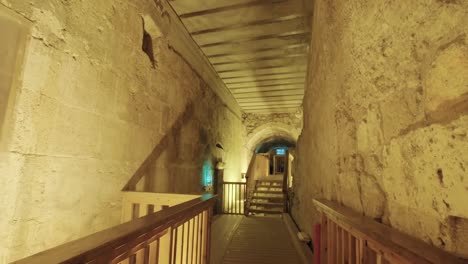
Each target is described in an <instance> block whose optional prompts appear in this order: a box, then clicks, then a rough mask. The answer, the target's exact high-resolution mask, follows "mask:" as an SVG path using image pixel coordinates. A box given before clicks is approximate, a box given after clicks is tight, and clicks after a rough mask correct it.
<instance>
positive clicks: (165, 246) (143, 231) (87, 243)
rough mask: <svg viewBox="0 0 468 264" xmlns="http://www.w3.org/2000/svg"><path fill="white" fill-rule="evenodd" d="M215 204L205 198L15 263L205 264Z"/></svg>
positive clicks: (207, 259) (211, 198) (209, 198)
mask: <svg viewBox="0 0 468 264" xmlns="http://www.w3.org/2000/svg"><path fill="white" fill-rule="evenodd" d="M215 199H216V197H215V196H213V195H203V196H201V197H200V198H196V199H193V200H190V201H188V202H185V203H182V204H179V205H176V206H174V207H170V208H167V209H164V210H162V211H159V212H156V213H153V214H149V215H147V216H145V217H142V218H138V219H135V220H133V221H131V222H127V223H124V224H121V225H118V226H116V227H113V228H110V229H107V230H104V231H101V232H98V233H95V234H93V235H90V236H88V237H85V238H82V239H78V240H75V241H72V242H69V243H66V244H63V245H60V246H58V247H56V248H52V249H49V250H46V251H44V252H41V253H38V254H36V255H33V256H31V257H28V258H25V259H22V260H19V261H16V262H13V263H18V264H36V263H37V264H43V263H96V264H98V263H145V264H146V263H169V264H175V263H176V262H177V263H202V264H206V263H209V256H210V228H211V217H212V209H213V206H214V204H215ZM182 260H183V261H182Z"/></svg>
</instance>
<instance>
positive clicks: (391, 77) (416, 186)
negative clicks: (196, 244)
mask: <svg viewBox="0 0 468 264" xmlns="http://www.w3.org/2000/svg"><path fill="white" fill-rule="evenodd" d="M314 12H315V13H314V19H313V22H312V26H313V35H312V38H311V39H312V43H311V62H310V69H309V81H308V87H307V89H306V94H305V99H304V106H303V107H304V130H303V131H302V135H301V136H300V139H299V143H298V150H297V151H298V154H297V157H298V160H297V163H296V164H297V166H296V170H297V173H296V178H295V181H294V190H295V197H296V199H295V201H294V208H293V214H294V217H295V219H296V221H298V223H299V225H300V226H301V227H302V228H303V229H305V230H307V232H308V233H309V234H312V230H311V229H312V225H313V223H314V222H317V221H318V215H317V211H316V210H315V209H314V206H313V204H312V199H313V198H326V199H332V200H336V201H339V202H341V203H343V204H344V205H346V206H348V207H351V208H353V209H355V210H357V211H359V212H362V213H363V214H365V215H367V216H370V217H373V218H375V219H376V220H378V221H382V222H383V223H385V224H387V225H390V226H392V227H394V228H396V229H398V230H400V231H402V232H405V233H407V234H410V235H412V236H415V237H417V238H419V239H421V240H424V241H426V242H427V243H430V244H433V245H435V246H437V247H440V248H443V249H445V250H447V251H450V252H454V253H457V254H459V255H462V256H465V257H468V241H467V240H466V237H468V233H467V232H468V231H467V230H468V229H466V227H467V223H468V203H467V202H466V201H467V200H468V175H467V169H468V151H467V150H468V135H467V134H468V115H467V114H468V2H467V1H440V0H430V1H390V0H377V1H357V0H353V1H331V0H317V1H315V8H314Z"/></svg>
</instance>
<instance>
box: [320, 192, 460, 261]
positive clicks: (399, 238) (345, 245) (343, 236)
mask: <svg viewBox="0 0 468 264" xmlns="http://www.w3.org/2000/svg"><path fill="white" fill-rule="evenodd" d="M314 204H315V206H316V207H317V208H318V210H319V211H320V212H321V213H322V220H321V226H320V229H321V236H320V257H321V259H320V263H322V264H326V263H330V264H335V263H358V264H361V263H378V264H380V263H390V264H393V263H398V264H400V263H401V264H403V263H404V264H409V263H411V264H414V263H416V264H418V263H421V264H422V263H424V264H427V263H441V264H442V263H443V264H452V263H453V264H458V263H460V264H462V263H464V264H467V263H468V260H463V259H461V258H458V257H456V256H454V255H451V254H449V253H447V252H445V251H443V250H441V249H439V248H436V247H434V246H431V245H428V244H426V243H424V242H422V241H419V240H417V239H415V238H413V237H410V236H408V235H405V234H403V233H401V232H398V231H396V230H395V229H393V228H391V227H389V226H386V225H384V224H380V223H378V222H376V221H374V220H373V219H371V218H369V217H365V216H362V215H361V214H359V213H357V212H355V211H353V210H351V209H349V208H347V207H344V206H342V205H340V204H338V203H336V202H332V201H328V200H314Z"/></svg>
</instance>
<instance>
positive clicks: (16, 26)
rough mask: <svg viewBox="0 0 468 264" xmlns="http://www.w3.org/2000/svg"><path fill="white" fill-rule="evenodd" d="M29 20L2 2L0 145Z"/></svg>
mask: <svg viewBox="0 0 468 264" xmlns="http://www.w3.org/2000/svg"><path fill="white" fill-rule="evenodd" d="M29 26H30V25H29V22H28V21H27V20H26V19H24V18H23V17H21V16H19V15H18V14H16V13H15V12H13V11H11V10H10V9H8V8H7V7H5V6H4V5H1V4H0V32H1V33H0V34H1V41H0V147H1V146H2V145H3V144H2V142H3V141H4V140H3V139H4V138H5V137H6V130H7V129H8V128H7V126H6V124H7V122H6V120H8V117H9V115H10V114H9V112H11V108H12V104H13V102H14V98H15V89H14V87H15V86H16V85H18V81H19V79H20V75H21V64H22V60H23V55H24V49H25V46H26V40H27V39H28V35H29Z"/></svg>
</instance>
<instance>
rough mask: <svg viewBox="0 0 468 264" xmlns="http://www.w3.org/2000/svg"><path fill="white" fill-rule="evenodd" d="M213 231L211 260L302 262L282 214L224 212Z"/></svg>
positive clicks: (217, 263) (225, 263) (227, 263)
mask: <svg viewBox="0 0 468 264" xmlns="http://www.w3.org/2000/svg"><path fill="white" fill-rule="evenodd" d="M212 235H213V236H212V248H211V253H212V254H211V263H212V264H236V263H239V264H296V263H297V264H299V263H301V261H300V258H299V256H298V253H297V251H296V250H295V248H294V246H293V244H292V241H291V238H290V236H289V233H288V231H287V229H286V226H285V225H284V223H283V220H282V219H281V218H280V217H253V216H251V217H243V216H232V215H222V216H219V217H218V218H217V219H216V220H215V221H214V222H213V227H212Z"/></svg>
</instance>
